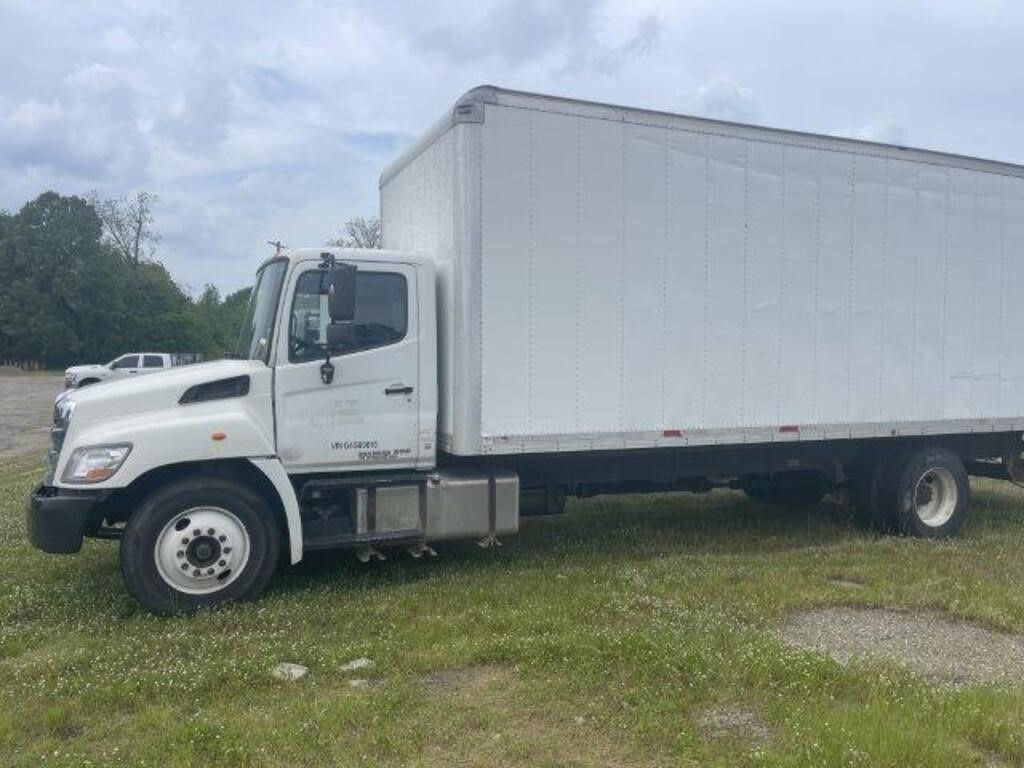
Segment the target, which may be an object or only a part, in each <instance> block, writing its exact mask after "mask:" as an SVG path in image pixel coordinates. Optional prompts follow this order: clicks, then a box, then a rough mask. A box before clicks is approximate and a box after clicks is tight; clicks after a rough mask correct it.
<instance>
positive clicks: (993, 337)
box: [971, 173, 1003, 415]
mask: <svg viewBox="0 0 1024 768" xmlns="http://www.w3.org/2000/svg"><path fill="white" fill-rule="evenodd" d="M1001 181H1002V180H1001V179H1000V178H999V177H998V176H992V175H991V174H987V173H986V174H978V187H977V190H978V192H977V194H978V198H977V208H976V214H975V215H976V219H975V226H976V228H977V234H976V240H975V251H974V269H975V270H976V272H977V273H978V274H977V277H976V278H975V281H974V285H975V289H974V297H973V304H974V315H973V324H972V329H971V336H972V346H973V350H974V356H973V361H972V368H971V371H972V383H973V389H972V392H971V402H972V403H974V407H975V409H978V408H979V407H980V408H984V409H985V411H986V412H987V413H992V414H996V413H998V412H999V410H1000V404H999V399H1000V392H999V366H1000V356H1001V355H1000V353H1001V351H1002V349H1001V347H1000V344H999V341H1000V331H1001V329H1000V325H1001V323H1002V321H1003V318H1002V317H1001V313H1002V309H1003V308H1002V305H1001V299H1002V285H1003V274H1002V255H1001V250H1002V238H1003V223H1002V217H1003V195H1002V184H1001V183H1000V182H1001ZM975 415H977V410H975Z"/></svg>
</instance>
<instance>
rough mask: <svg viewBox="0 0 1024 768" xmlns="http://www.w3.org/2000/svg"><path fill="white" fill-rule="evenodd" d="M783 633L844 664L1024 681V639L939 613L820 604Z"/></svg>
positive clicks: (953, 680) (975, 681) (946, 680)
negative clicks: (871, 662)
mask: <svg viewBox="0 0 1024 768" xmlns="http://www.w3.org/2000/svg"><path fill="white" fill-rule="evenodd" d="M779 635H780V637H781V638H782V640H783V642H785V643H786V644H788V645H792V646H796V647H799V648H804V649H810V650H815V651H821V652H824V653H826V654H828V655H829V656H831V657H832V658H834V659H836V660H837V661H839V662H841V663H845V662H847V661H849V660H850V659H855V658H866V659H877V660H883V661H891V662H895V663H897V664H901V665H903V666H905V667H907V668H909V669H911V670H912V671H914V672H917V673H918V674H921V675H924V676H925V677H927V678H929V679H931V680H934V681H936V682H938V683H941V684H944V685H950V686H954V687H961V686H965V685H987V684H995V685H1021V684H1024V638H1021V637H1019V636H1017V635H1010V634H1003V633H1000V632H993V631H992V630H989V629H985V628H983V627H979V626H975V625H973V624H968V623H965V622H959V621H952V620H950V619H948V618H946V617H943V616H942V615H940V614H935V613H902V612H898V611H888V610H884V609H878V608H819V609H815V610H811V611H803V612H800V613H795V614H792V615H791V616H790V617H789V618H788V619H787V620H786V621H785V622H784V623H783V625H782V626H781V627H780V628H779Z"/></svg>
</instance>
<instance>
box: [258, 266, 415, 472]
mask: <svg viewBox="0 0 1024 768" xmlns="http://www.w3.org/2000/svg"><path fill="white" fill-rule="evenodd" d="M350 263H354V264H355V266H356V267H357V272H356V310H355V318H354V320H353V328H352V334H351V340H350V342H349V343H348V345H347V346H346V348H345V349H343V350H341V351H339V352H337V353H336V354H334V355H332V357H331V363H332V365H333V366H334V376H333V380H332V381H330V382H329V383H324V381H323V379H322V378H321V366H323V364H324V361H325V357H326V340H327V325H328V323H329V317H328V313H327V296H326V294H325V293H324V290H323V275H324V271H323V270H322V269H320V268H318V266H317V265H316V264H315V263H311V264H310V266H309V267H308V268H306V269H304V270H302V271H299V270H296V272H295V273H294V274H293V277H292V279H291V280H290V281H289V285H288V287H287V289H286V290H287V291H288V293H287V294H286V297H285V302H284V306H283V312H284V315H283V317H284V321H285V322H286V323H287V326H286V327H282V329H281V330H282V333H280V334H279V335H278V338H279V339H284V340H286V343H282V344H279V349H278V350H277V354H276V359H277V368H276V371H275V377H274V391H275V398H274V399H275V404H276V422H275V423H276V430H277V447H278V456H279V457H280V459H281V462H282V463H283V464H284V466H285V469H286V470H287V471H288V472H289V473H300V472H334V471H357V470H375V469H399V468H411V467H414V466H415V465H416V462H417V459H418V442H417V437H418V434H419V423H418V419H419V396H420V393H419V343H420V340H419V326H418V323H417V306H416V271H415V269H414V268H413V267H412V266H410V265H406V264H391V263H388V264H383V263H377V262H350Z"/></svg>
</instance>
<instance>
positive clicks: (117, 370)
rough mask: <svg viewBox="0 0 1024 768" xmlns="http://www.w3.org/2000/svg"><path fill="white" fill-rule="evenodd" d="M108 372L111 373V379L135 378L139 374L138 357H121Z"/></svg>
mask: <svg viewBox="0 0 1024 768" xmlns="http://www.w3.org/2000/svg"><path fill="white" fill-rule="evenodd" d="M110 370H111V371H113V375H112V376H111V378H113V379H121V378H125V377H127V376H136V375H138V373H139V356H138V355H122V356H121V357H119V358H117V360H115V361H114V362H113V363H112V364H111V366H110Z"/></svg>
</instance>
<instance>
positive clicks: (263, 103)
mask: <svg viewBox="0 0 1024 768" xmlns="http://www.w3.org/2000/svg"><path fill="white" fill-rule="evenodd" d="M979 3H980V4H981V5H982V9H983V11H984V12H979V11H977V10H976V9H975V7H974V5H970V7H968V5H964V4H957V3H952V2H946V0H941V1H940V0H908V2H906V3H891V2H889V0H835V1H834V2H830V3H821V2H819V0H735V1H734V2H730V3H712V2H708V0H686V2H683V1H682V0H629V1H628V2H627V0H575V1H574V0H518V1H516V0H448V2H442V3H431V4H411V3H409V2H407V0H346V1H345V2H343V3H342V2H336V1H335V0H307V1H305V2H302V3H277V2H272V0H252V1H251V2H245V3H242V2H241V0H225V2H217V3H194V2H189V1H188V0H109V2H104V3H98V4H97V3H89V4H74V3H70V4H69V3H65V2H58V1H57V0H6V2H4V3H3V8H4V9H3V12H2V21H0V72H4V73H6V76H5V77H4V78H3V79H2V81H0V207H2V208H6V209H16V208H18V207H19V206H21V205H22V204H23V203H24V202H26V201H27V200H28V199H31V198H32V197H34V196H36V195H38V194H39V193H40V192H42V191H44V190H46V189H50V188H55V189H58V190H60V191H62V192H65V193H81V192H85V191H87V190H89V189H94V188H95V189H97V190H99V192H100V193H101V194H111V195H113V194H124V193H130V192H132V191H133V190H135V189H140V188H143V189H147V190H149V191H151V192H153V193H156V194H158V195H159V196H160V203H159V205H158V208H157V211H156V214H157V221H156V224H157V227H158V228H159V229H160V230H161V232H162V234H163V242H162V243H161V249H160V258H162V259H163V260H164V261H165V263H166V264H167V265H168V267H169V268H170V269H171V271H172V273H173V274H174V275H175V276H176V277H177V278H178V279H179V280H180V281H182V282H184V283H187V284H189V285H192V286H195V287H201V286H202V285H203V284H204V283H206V282H215V283H217V284H218V285H220V286H221V287H222V288H225V289H233V288H237V287H240V286H241V285H243V284H245V283H246V282H248V280H249V279H250V278H251V271H252V269H253V268H254V266H255V265H256V264H257V263H258V262H259V260H260V259H261V258H262V257H263V256H264V255H266V253H267V252H268V251H269V249H268V247H267V246H266V245H265V241H266V240H268V239H277V238H280V239H282V240H284V241H285V242H287V243H290V244H292V245H301V244H313V245H315V244H318V243H320V242H322V241H323V240H325V239H326V238H328V237H330V236H332V235H334V234H335V233H336V232H337V231H338V230H339V229H340V227H341V225H342V223H343V222H344V220H345V219H346V218H347V217H350V216H355V215H366V214H371V213H374V212H375V211H376V209H377V176H378V174H379V172H380V169H381V168H382V167H383V166H384V165H385V164H386V163H387V162H388V160H390V159H391V158H392V157H394V156H395V155H396V154H397V153H398V152H400V151H401V150H402V149H403V148H404V146H405V145H406V144H407V143H408V142H410V141H412V140H413V139H414V137H415V136H416V135H418V134H419V133H420V132H421V131H423V130H425V129H426V128H427V127H428V126H430V125H431V124H432V123H433V122H434V120H435V119H436V118H437V117H438V116H439V115H440V114H441V112H442V111H443V110H445V109H446V108H447V107H448V106H449V105H450V104H451V103H452V102H453V101H454V100H455V99H456V98H457V97H458V96H459V95H460V94H461V93H462V92H464V91H465V90H467V89H468V88H470V87H473V86H475V85H479V84H481V83H486V82H491V83H495V84H497V85H505V86H507V87H513V88H521V89H526V90H539V91H544V92H551V93H558V94H564V95H569V96H575V97H579V98H591V99H595V100H598V101H604V102H610V103H623V104H630V105H636V106H643V107H649V108H652V109H662V110H673V109H675V110H679V111H684V112H692V113H698V114H701V115H705V116H708V117H716V118H719V119H728V120H739V121H745V122H750V121H757V122H761V123H764V124H767V125H777V126H780V127H786V128H795V129H798V130H799V129H803V130H811V131H817V132H827V131H829V130H834V129H835V128H836V126H847V128H845V129H844V130H843V131H841V133H844V134H845V135H853V136H859V137H862V138H870V139H879V140H884V141H890V142H892V141H895V142H896V143H905V141H906V139H907V137H912V138H913V140H914V142H915V143H919V144H922V145H925V146H930V147H935V148H942V149H950V150H954V151H958V152H962V153H966V154H981V155H986V156H993V157H999V158H1002V159H1008V160H1014V159H1016V160H1024V139H1022V138H1021V137H1022V135H1024V134H1022V132H1021V131H1020V126H1021V124H1024V80H1022V79H1021V78H1020V77H1019V76H1018V75H1017V72H1018V71H1019V61H1020V52H1019V51H1020V44H1019V42H1020V40H1021V39H1022V37H1024V4H1022V3H1019V2H1012V1H1011V0H979ZM892 29H898V30H900V34H899V35H885V34H880V32H879V30H892ZM29 41H30V42H29ZM950 51H954V52H957V53H958V55H956V56H951V55H950ZM724 73H728V76H726V75H725V74H724Z"/></svg>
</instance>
